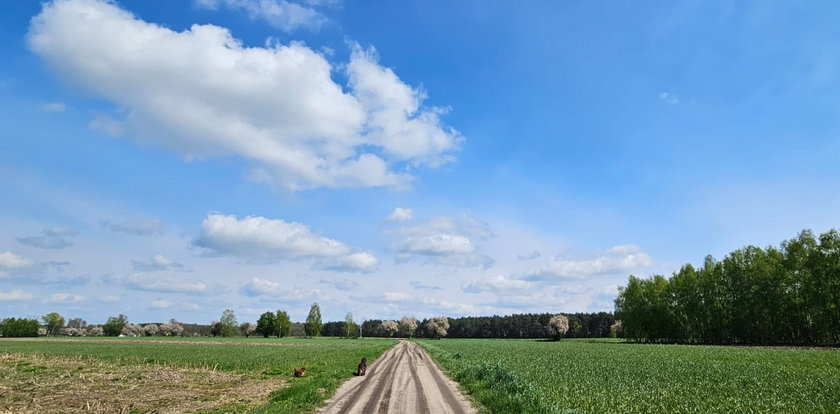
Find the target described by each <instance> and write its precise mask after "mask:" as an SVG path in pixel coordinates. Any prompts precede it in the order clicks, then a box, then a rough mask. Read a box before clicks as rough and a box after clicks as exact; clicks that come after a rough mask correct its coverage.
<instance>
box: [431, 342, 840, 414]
mask: <svg viewBox="0 0 840 414" xmlns="http://www.w3.org/2000/svg"><path fill="white" fill-rule="evenodd" d="M418 343H420V345H422V346H423V347H425V348H426V349H427V350H428V351H429V352H430V353H431V355H432V356H433V357H434V358H435V359H436V360H437V361H438V363H440V364H441V365H442V366H443V367H444V368H445V369H446V370H448V371H449V372H450V375H451V376H452V377H453V379H455V380H456V381H459V382H460V383H461V386H462V387H463V388H464V389H465V390H466V391H467V392H468V393H469V394H471V395H472V397H473V398H474V399H475V400H477V401H478V402H479V403H481V404H483V405H484V407H485V410H486V411H489V412H496V413H581V414H583V413H616V414H617V413H622V414H624V413H627V414H632V413H640V414H641V413H675V414H680V413H803V414H805V413H807V414H812V413H813V414H818V413H825V414H831V413H840V350H836V349H818V350H809V349H771V348H743V347H741V348H735V347H713V346H684V345H682V346H681V345H637V344H626V343H610V342H603V343H597V342H584V341H561V342H543V341H525V340H483V339H452V340H440V341H429V340H419V341H418Z"/></svg>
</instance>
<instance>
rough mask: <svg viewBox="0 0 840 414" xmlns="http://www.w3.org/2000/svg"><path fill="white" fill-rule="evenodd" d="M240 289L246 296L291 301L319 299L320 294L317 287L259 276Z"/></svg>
mask: <svg viewBox="0 0 840 414" xmlns="http://www.w3.org/2000/svg"><path fill="white" fill-rule="evenodd" d="M240 291H241V292H242V294H243V295H246V296H264V297H270V298H272V299H279V300H290V301H297V300H305V299H306V300H308V299H317V298H318V296H319V295H320V291H319V290H317V289H314V290H309V289H303V288H300V287H297V286H290V285H286V284H283V283H280V282H275V281H273V280H268V279H260V278H257V277H252V278H251V280H249V281H248V282H247V283H245V284H244V285H242V289H240Z"/></svg>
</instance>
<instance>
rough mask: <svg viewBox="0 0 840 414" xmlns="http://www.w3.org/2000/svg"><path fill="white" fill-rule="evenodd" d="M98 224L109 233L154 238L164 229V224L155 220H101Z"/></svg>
mask: <svg viewBox="0 0 840 414" xmlns="http://www.w3.org/2000/svg"><path fill="white" fill-rule="evenodd" d="M99 224H101V225H102V227H105V228H106V229H109V230H111V231H115V232H117V233H127V234H133V235H135V236H156V235H159V234H161V233H163V230H165V229H166V224H164V223H163V221H161V220H158V219H156V218H142V219H136V220H125V221H120V222H113V221H110V220H102V221H100V222H99Z"/></svg>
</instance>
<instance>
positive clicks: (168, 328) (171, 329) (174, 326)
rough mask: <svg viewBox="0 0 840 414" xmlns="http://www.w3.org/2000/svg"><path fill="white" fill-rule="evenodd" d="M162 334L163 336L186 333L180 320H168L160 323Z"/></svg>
mask: <svg viewBox="0 0 840 414" xmlns="http://www.w3.org/2000/svg"><path fill="white" fill-rule="evenodd" d="M160 334H161V335H163V336H181V335H183V334H184V327H183V326H181V324H180V323H178V322H167V323H162V324H160Z"/></svg>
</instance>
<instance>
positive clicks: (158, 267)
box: [131, 254, 186, 272]
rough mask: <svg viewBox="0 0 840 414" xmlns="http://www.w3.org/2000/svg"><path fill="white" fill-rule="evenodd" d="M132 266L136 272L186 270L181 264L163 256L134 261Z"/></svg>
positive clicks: (158, 255)
mask: <svg viewBox="0 0 840 414" xmlns="http://www.w3.org/2000/svg"><path fill="white" fill-rule="evenodd" d="M131 264H132V265H133V266H134V270H138V271H148V272H155V271H164V270H185V269H186V268H185V267H184V265H182V264H181V263H178V262H176V261H173V260H170V259H168V258H167V257H166V256H164V255H162V254H156V255H154V256H152V257H150V258H148V259H144V260H132V261H131Z"/></svg>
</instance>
